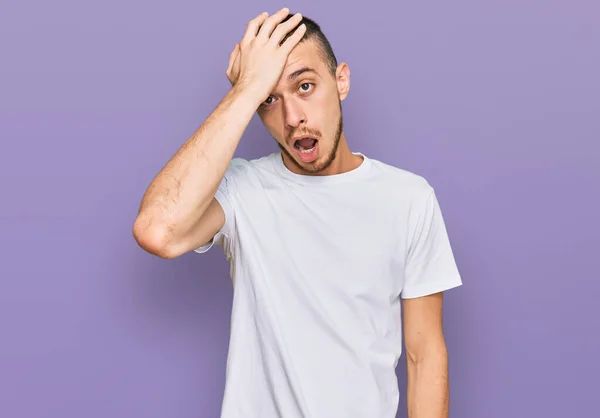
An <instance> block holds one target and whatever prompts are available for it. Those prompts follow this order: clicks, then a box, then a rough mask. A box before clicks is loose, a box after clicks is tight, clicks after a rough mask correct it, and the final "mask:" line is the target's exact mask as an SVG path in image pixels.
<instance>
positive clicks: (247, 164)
mask: <svg viewBox="0 0 600 418" xmlns="http://www.w3.org/2000/svg"><path fill="white" fill-rule="evenodd" d="M276 156H277V154H269V155H265V156H264V157H259V158H254V159H246V158H241V157H235V158H232V159H231V161H230V163H229V165H228V167H227V175H229V176H236V175H248V174H252V173H260V172H266V173H272V172H273V162H274V158H276Z"/></svg>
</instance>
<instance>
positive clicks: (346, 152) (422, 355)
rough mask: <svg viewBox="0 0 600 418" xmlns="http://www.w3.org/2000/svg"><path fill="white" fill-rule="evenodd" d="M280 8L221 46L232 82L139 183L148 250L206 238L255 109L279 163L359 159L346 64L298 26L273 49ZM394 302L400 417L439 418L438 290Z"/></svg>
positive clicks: (321, 165)
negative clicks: (402, 383)
mask: <svg viewBox="0 0 600 418" xmlns="http://www.w3.org/2000/svg"><path fill="white" fill-rule="evenodd" d="M288 13H289V10H287V9H285V8H284V9H282V10H280V11H278V12H277V13H275V14H274V15H272V16H268V15H267V14H261V15H259V16H257V17H256V18H254V19H253V20H252V21H250V22H249V23H248V26H247V30H246V33H245V34H244V37H243V38H242V40H241V41H240V43H238V44H237V45H236V46H235V47H234V49H233V51H232V52H231V54H230V59H229V65H228V68H227V71H226V74H227V77H228V79H229V80H230V82H231V84H232V88H231V90H230V91H229V92H228V93H227V94H226V96H225V97H224V98H223V99H222V100H221V102H220V103H219V104H218V106H217V107H216V108H215V110H214V111H213V112H212V113H211V115H210V116H209V117H208V118H207V119H206V120H205V121H204V122H203V123H202V125H201V126H200V128H198V130H197V131H196V132H195V133H194V134H193V135H192V136H191V137H190V138H188V140H187V141H185V143H184V144H183V145H182V146H181V147H180V149H179V150H178V151H177V152H176V153H175V155H174V156H173V157H172V158H171V159H170V160H169V161H168V162H167V164H166V165H165V166H164V167H163V169H162V170H161V171H160V172H159V173H158V174H157V176H156V177H155V178H154V179H153V180H152V182H151V183H150V185H149V186H148V189H147V190H146V193H145V194H144V197H143V199H142V202H141V204H140V209H139V212H138V215H137V217H136V220H135V222H134V225H133V235H134V238H135V239H136V241H137V242H138V244H139V245H140V247H142V248H143V249H144V250H146V251H147V252H149V253H151V254H154V255H156V256H159V257H162V258H168V259H172V258H176V257H179V256H180V255H182V254H185V253H187V252H189V251H191V250H192V249H194V248H198V247H199V246H200V245H202V244H204V243H206V242H207V241H208V240H209V239H210V238H212V237H213V236H214V234H215V233H216V232H217V231H218V230H219V229H220V228H221V227H222V226H223V224H224V222H225V217H224V213H223V210H222V208H221V207H220V205H219V203H218V202H217V201H216V200H215V199H214V195H215V192H216V190H217V187H218V185H219V183H220V181H221V180H222V178H223V176H224V174H225V171H226V169H227V166H228V164H229V162H230V161H231V159H232V157H233V154H234V151H235V149H236V147H237V145H238V143H239V140H240V138H241V136H242V134H243V132H244V131H245V129H246V128H247V126H248V124H249V122H250V119H251V118H252V116H253V114H255V113H256V112H257V113H258V115H259V116H260V118H261V120H262V122H263V123H264V125H265V127H266V129H267V130H268V131H269V133H270V134H271V135H272V136H273V138H274V139H275V140H276V141H277V144H278V146H279V148H280V149H281V152H282V156H283V161H284V164H285V165H286V167H288V169H290V170H291V171H293V172H295V173H297V174H303V175H321V176H323V175H335V174H339V173H344V172H347V171H350V170H353V169H355V168H356V167H358V166H359V165H360V164H361V163H362V157H359V156H356V155H354V154H352V152H351V151H350V149H349V147H348V143H347V141H346V136H345V134H344V131H343V124H342V107H341V103H342V101H343V100H344V99H345V98H346V97H347V96H348V92H349V88H350V70H349V68H348V65H347V64H346V63H341V64H340V65H339V66H338V67H337V69H336V71H335V74H331V73H330V72H329V69H328V67H327V65H326V63H325V62H324V61H323V60H322V58H321V56H320V54H319V53H318V52H319V50H318V45H317V44H316V43H315V42H314V41H312V40H310V39H308V40H304V41H302V42H300V40H301V37H302V34H303V29H302V28H300V29H298V32H297V34H296V33H295V34H293V35H292V36H291V37H290V39H289V40H288V41H286V42H285V43H284V44H283V45H282V46H281V47H276V45H278V41H279V40H280V39H283V38H282V37H283V35H285V34H286V33H288V32H290V31H291V30H292V29H293V28H294V27H295V26H296V25H297V24H298V23H299V22H300V19H301V16H300V15H296V16H294V17H293V18H292V19H290V21H288V22H286V23H281V24H280V22H281V21H282V20H283V18H284V17H286V16H287V15H288ZM261 27H262V28H263V29H260V28H261ZM259 29H260V30H259ZM307 68H308V69H311V71H306V69H307ZM300 70H302V71H300ZM305 134H308V135H309V136H312V137H316V138H317V139H318V155H317V158H316V159H315V160H314V161H310V162H302V161H301V160H300V159H299V157H298V156H297V153H296V152H295V150H294V145H293V140H294V138H297V137H298V136H299V135H305ZM402 304H403V321H404V323H403V327H404V341H405V346H406V358H407V373H408V389H407V403H408V416H409V418H447V417H448V404H449V401H448V400H449V394H448V391H449V385H448V358H447V350H446V344H445V340H444V335H443V330H442V293H438V294H434V295H429V296H424V297H418V298H413V299H404V300H403V301H402Z"/></svg>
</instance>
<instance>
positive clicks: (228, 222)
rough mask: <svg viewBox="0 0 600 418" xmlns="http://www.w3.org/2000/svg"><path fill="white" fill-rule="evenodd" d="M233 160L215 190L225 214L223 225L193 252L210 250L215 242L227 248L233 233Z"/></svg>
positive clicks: (200, 252)
mask: <svg viewBox="0 0 600 418" xmlns="http://www.w3.org/2000/svg"><path fill="white" fill-rule="evenodd" d="M234 164H235V160H234V161H232V162H231V163H230V165H229V167H228V169H227V171H226V173H225V176H223V179H222V180H221V183H220V184H219V187H218V188H217V191H216V192H215V199H216V200H217V202H219V204H220V205H221V207H222V208H223V212H224V214H225V223H224V225H223V227H222V228H221V229H220V230H219V231H217V233H216V234H215V236H214V237H213V238H212V239H211V240H210V241H208V242H207V243H206V244H204V245H202V246H200V247H198V248H196V249H195V250H194V252H196V253H199V254H203V253H206V252H207V251H208V250H210V249H211V248H212V247H213V246H214V245H215V244H217V245H218V246H220V247H221V248H223V249H227V248H226V247H227V245H228V244H230V242H231V238H232V237H233V233H234V229H235V228H234V225H235V224H234V210H233V198H232V196H233V189H234V185H233V179H232V177H233V169H234Z"/></svg>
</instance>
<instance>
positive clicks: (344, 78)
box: [335, 62, 350, 100]
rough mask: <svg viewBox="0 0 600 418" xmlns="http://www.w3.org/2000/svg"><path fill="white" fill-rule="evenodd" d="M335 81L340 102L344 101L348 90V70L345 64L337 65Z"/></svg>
mask: <svg viewBox="0 0 600 418" xmlns="http://www.w3.org/2000/svg"><path fill="white" fill-rule="evenodd" d="M335 81H336V83H337V89H338V94H339V96H340V100H344V99H345V98H346V96H348V91H349V90H350V68H349V67H348V64H346V63H345V62H342V63H341V64H340V65H338V67H337V70H336V71H335Z"/></svg>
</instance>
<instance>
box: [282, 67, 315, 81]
mask: <svg viewBox="0 0 600 418" xmlns="http://www.w3.org/2000/svg"><path fill="white" fill-rule="evenodd" d="M304 73H314V74H317V72H316V71H315V70H314V69H313V68H310V67H302V68H300V69H299V70H296V71H294V72H293V73H291V74H290V75H288V80H290V81H293V80H294V79H296V78H298V77H300V75H302V74H304Z"/></svg>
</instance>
